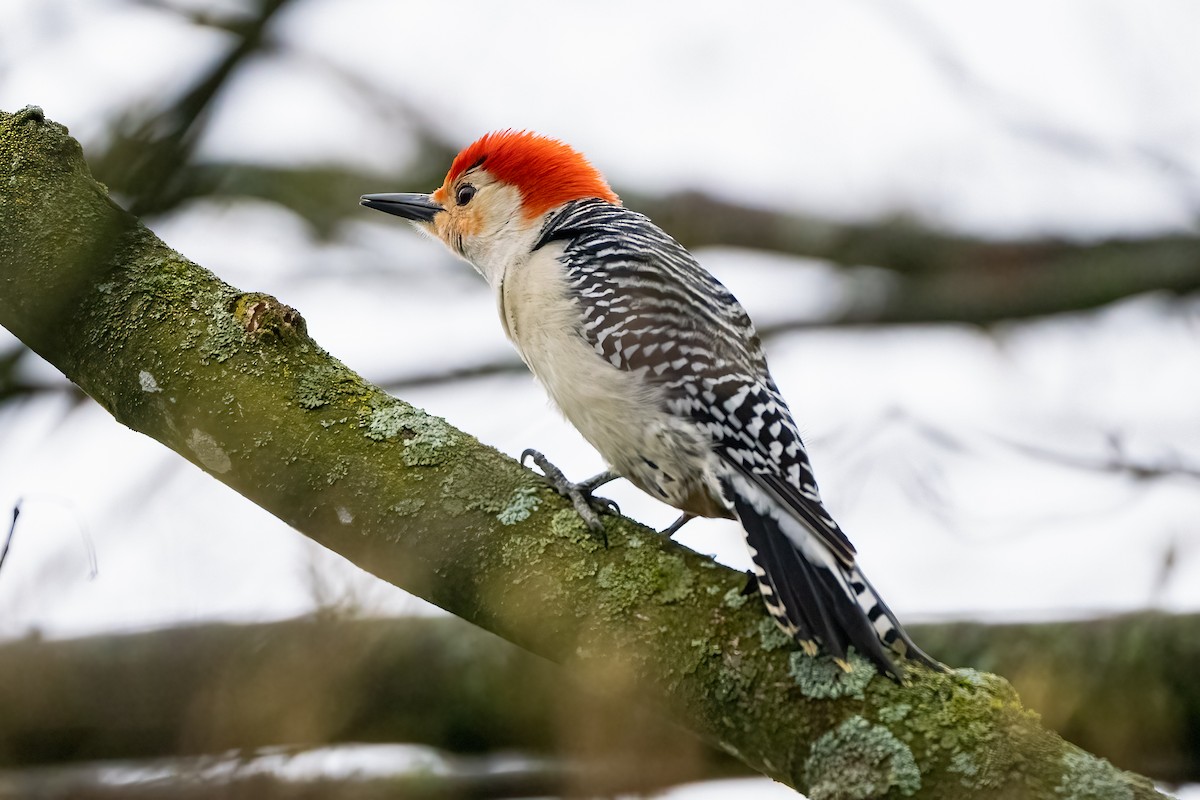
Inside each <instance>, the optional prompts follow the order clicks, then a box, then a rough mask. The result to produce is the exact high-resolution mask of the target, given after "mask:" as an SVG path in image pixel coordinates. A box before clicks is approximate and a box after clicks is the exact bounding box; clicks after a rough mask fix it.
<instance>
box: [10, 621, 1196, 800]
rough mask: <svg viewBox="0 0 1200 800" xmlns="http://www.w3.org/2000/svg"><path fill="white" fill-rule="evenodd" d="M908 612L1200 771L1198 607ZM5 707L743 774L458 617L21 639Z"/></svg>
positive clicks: (187, 745) (220, 736)
mask: <svg viewBox="0 0 1200 800" xmlns="http://www.w3.org/2000/svg"><path fill="white" fill-rule="evenodd" d="M913 627H914V630H913V633H914V636H917V637H919V641H921V642H922V643H928V645H929V647H931V648H933V649H934V651H935V652H937V653H938V654H939V656H940V657H941V658H943V659H945V660H946V662H947V663H951V664H954V665H956V666H970V667H974V668H976V669H979V670H982V671H987V672H996V673H999V674H1003V675H1007V676H1008V677H1009V678H1010V680H1011V681H1012V683H1013V686H1014V688H1016V689H1017V691H1018V692H1019V693H1020V694H1021V696H1022V697H1023V698H1025V699H1026V700H1027V702H1028V703H1029V706H1030V707H1031V708H1032V709H1034V710H1036V711H1037V712H1038V713H1039V714H1041V716H1042V720H1043V722H1044V723H1045V724H1046V725H1047V726H1049V727H1051V728H1053V729H1055V730H1057V731H1060V732H1061V733H1062V734H1063V735H1064V736H1065V737H1066V738H1068V739H1070V740H1071V741H1073V742H1075V743H1076V744H1078V745H1080V746H1081V747H1084V748H1086V749H1088V750H1090V751H1092V752H1095V753H1096V754H1098V755H1101V756H1103V757H1105V758H1108V759H1110V760H1112V761H1113V762H1115V763H1119V764H1123V765H1126V766H1127V767H1128V768H1130V769H1133V770H1136V771H1138V772H1142V773H1144V774H1147V775H1150V776H1152V777H1155V778H1157V779H1159V780H1163V781H1168V782H1175V783H1182V782H1195V781H1197V780H1200V742H1198V741H1197V740H1196V737H1195V736H1194V735H1193V731H1194V725H1195V720H1197V719H1200V689H1198V688H1197V687H1196V685H1195V680H1194V676H1195V674H1196V670H1197V669H1200V615H1194V614H1193V615H1165V614H1132V615H1123V616H1118V617H1108V618H1103V619H1094V620H1088V621H1068V622H1053V623H1022V624H1012V623H1009V624H985V623H965V622H963V623H944V624H924V625H917V626H913ZM327 653H337V654H338V657H337V658H336V659H330V658H326V657H323V656H324V654H327ZM0 711H3V719H4V720H5V723H4V726H3V727H0V766H3V767H6V768H13V767H30V766H34V765H39V764H53V763H65V762H75V761H98V760H147V759H153V758H161V757H179V756H189V755H199V754H206V753H207V754H219V753H222V752H225V751H229V750H237V751H254V750H258V749H264V748H270V747H280V746H285V747H289V748H297V747H302V748H314V747H322V746H330V745H338V744H352V743H355V742H359V743H406V744H420V745H425V746H428V747H432V748H434V749H436V750H438V751H442V752H445V753H455V754H460V755H470V756H478V755H481V754H487V753H513V754H522V755H523V756H525V757H552V758H553V759H555V760H558V759H562V760H563V761H564V762H565V763H567V764H574V765H576V766H577V767H579V768H581V769H582V770H583V771H584V772H589V771H590V772H594V773H595V774H596V775H601V774H608V776H609V778H608V780H609V781H612V783H610V784H608V785H607V786H604V787H603V789H601V785H600V784H598V783H596V782H595V780H596V779H595V778H593V781H592V782H591V783H590V784H589V786H588V789H589V791H595V792H601V791H603V792H608V791H621V792H630V791H645V790H647V789H650V788H654V787H659V786H667V785H672V784H674V783H680V782H685V781H695V780H701V779H713V778H722V777H730V776H732V775H744V774H747V771H746V768H745V766H744V765H742V764H740V762H737V761H735V760H733V759H731V758H729V757H728V756H727V755H725V754H722V753H719V752H717V751H716V750H713V749H712V748H709V747H707V746H703V745H700V743H699V742H697V741H696V740H695V739H693V738H692V737H691V736H690V735H689V734H687V733H686V732H685V731H683V730H681V729H679V728H677V727H675V726H674V725H671V724H669V723H667V722H664V721H663V720H662V719H661V718H659V717H657V716H656V715H654V714H651V713H648V712H647V711H646V710H645V709H644V708H638V707H635V706H632V705H627V704H624V703H619V702H613V700H612V699H611V698H608V697H603V696H598V695H595V694H593V693H592V692H590V691H589V690H588V687H587V686H581V685H579V684H577V683H575V682H574V681H572V680H570V679H569V678H566V677H564V675H563V674H562V672H561V671H559V670H557V669H556V668H554V667H553V666H552V665H550V664H549V663H547V662H545V661H543V660H542V659H540V658H537V657H536V656H533V655H531V654H529V653H527V652H525V651H523V650H520V649H518V648H516V647H514V646H513V645H511V644H509V643H508V642H505V641H504V640H502V639H500V638H498V637H496V636H493V635H491V634H488V633H486V632H483V631H481V630H479V629H478V628H475V627H473V626H471V625H468V624H466V623H464V622H463V621H461V620H457V619H447V618H409V619H389V620H367V619H347V618H341V617H335V616H331V617H314V618H309V619H296V620H287V621H283V622H275V623H260V624H253V625H231V624H225V625H212V624H210V625H198V626H192V627H185V628H176V629H171V630H161V631H150V632H145V633H136V634H118V635H106V636H96V637H89V638H85V639H78V640H71V641H61V642H46V641H39V640H37V639H36V638H35V639H28V640H24V641H15V642H10V643H8V644H6V645H3V646H0ZM646 753H653V754H654V757H653V758H649V759H648V758H645V754H646ZM605 764H610V765H611V764H622V765H624V767H623V768H622V769H621V770H620V771H617V772H607V773H606V771H605V770H604V769H603V765H605Z"/></svg>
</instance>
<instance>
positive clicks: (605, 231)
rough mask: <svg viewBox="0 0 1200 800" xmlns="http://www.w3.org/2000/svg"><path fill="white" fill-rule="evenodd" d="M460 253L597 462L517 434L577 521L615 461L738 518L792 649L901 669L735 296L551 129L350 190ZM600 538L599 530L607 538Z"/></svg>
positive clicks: (696, 513)
mask: <svg viewBox="0 0 1200 800" xmlns="http://www.w3.org/2000/svg"><path fill="white" fill-rule="evenodd" d="M360 203H361V204H362V205H363V206H366V207H368V208H371V209H375V210H378V211H383V212H386V213H388V214H393V215H396V216H398V217H401V218H403V219H405V220H407V221H409V222H411V223H412V224H413V225H415V226H416V227H417V228H418V229H419V230H421V231H422V232H424V233H426V234H428V235H430V236H432V237H433V238H436V239H438V240H440V241H441V242H442V243H443V244H445V245H446V247H448V248H449V249H450V250H451V251H452V252H453V253H454V254H456V255H457V256H459V257H461V258H463V259H465V260H466V261H467V262H469V263H470V264H471V265H472V266H473V267H474V268H475V270H476V271H478V272H479V273H480V274H481V275H482V276H483V278H484V280H485V281H486V282H487V283H488V284H489V286H490V287H491V289H492V291H493V292H494V294H495V297H496V303H497V307H498V310H499V316H500V322H501V325H502V326H503V328H504V333H505V334H506V335H507V337H508V338H509V339H510V340H511V341H512V343H513V345H514V346H515V347H516V350H517V351H518V353H519V354H520V356H521V358H522V360H523V361H524V362H525V364H526V365H527V366H528V367H529V369H530V371H531V372H532V373H533V374H534V376H535V377H536V378H537V379H538V381H539V382H540V383H541V384H542V385H543V387H544V388H545V389H546V391H547V393H548V394H549V395H550V398H551V399H552V401H553V402H554V403H555V405H557V406H558V408H559V410H560V411H561V412H562V413H563V415H564V416H565V417H566V419H567V420H568V421H569V422H571V423H572V424H573V425H574V426H575V428H577V429H578V431H579V432H580V433H581V434H582V435H583V437H584V438H585V439H586V440H587V441H588V442H589V443H590V444H591V445H592V446H593V447H595V448H596V450H597V451H599V453H600V455H601V456H602V457H603V458H604V460H605V462H606V464H607V465H608V467H609V470H608V471H606V472H605V473H601V475H598V476H596V477H595V478H593V479H590V480H588V481H584V482H582V483H579V484H571V483H570V482H569V481H566V479H565V477H564V476H563V475H562V473H561V472H560V471H559V470H558V469H557V468H556V467H554V466H553V464H551V463H550V462H549V460H548V459H546V457H545V456H543V455H542V454H541V453H538V452H537V451H533V450H527V451H526V452H525V453H524V454H523V456H522V462H524V461H525V460H526V458H532V459H533V460H534V462H535V463H537V464H538V465H539V466H540V467H541V468H542V471H543V473H545V475H546V476H547V477H548V478H550V479H551V480H552V481H553V482H554V483H555V485H556V486H557V487H558V488H559V490H560V491H561V492H562V493H563V494H565V495H567V496H569V497H571V499H572V501H573V502H574V503H575V507H576V508H577V509H578V510H579V512H580V514H581V516H583V517H584V519H585V520H587V522H588V524H589V525H590V526H592V527H593V528H600V527H601V525H602V523H600V522H599V520H598V519H597V518H596V516H595V513H594V511H593V505H600V504H602V503H603V501H599V503H597V502H596V499H595V498H593V497H592V496H591V491H592V490H594V489H595V488H596V487H598V486H600V485H602V484H603V483H605V482H606V481H608V480H610V479H613V478H616V477H624V478H626V479H627V480H629V481H630V482H631V483H633V484H634V485H635V486H637V487H638V488H640V489H641V490H643V491H645V492H646V493H648V494H650V495H651V496H653V497H655V498H657V499H659V500H661V501H663V502H665V503H667V504H669V505H671V506H674V507H675V508H677V509H679V510H680V511H682V512H683V514H682V516H681V517H680V518H679V520H678V521H677V522H676V524H675V525H672V526H671V528H669V529H668V532H669V533H673V532H674V531H675V530H677V529H678V527H679V525H681V524H682V523H684V522H686V521H687V520H689V519H691V518H693V517H716V518H727V519H736V520H737V521H738V522H739V523H740V525H741V527H742V529H743V531H744V534H745V540H746V545H747V548H748V550H749V554H750V557H751V561H752V562H753V577H752V581H753V583H752V584H750V585H748V590H750V587H751V586H753V585H756V586H757V589H758V592H759V594H760V595H761V596H762V599H763V602H764V605H765V607H766V610H767V612H768V613H769V614H770V616H771V617H772V618H773V619H774V621H775V623H776V624H777V625H778V627H779V628H780V629H782V630H783V631H784V633H786V634H787V635H788V636H789V637H791V638H793V639H794V640H795V641H796V643H797V644H798V645H799V647H800V649H801V650H802V651H803V652H804V653H806V654H808V655H810V656H816V655H817V654H818V653H819V651H820V647H824V649H825V651H826V652H827V654H828V655H829V656H831V657H832V658H833V660H834V661H835V662H836V663H837V664H838V665H839V666H840V667H841V668H842V669H844V670H847V671H849V670H851V668H852V667H851V663H850V661H849V658H850V657H849V652H850V649H851V648H853V649H854V651H856V652H857V653H859V654H860V655H861V656H863V657H865V658H866V659H868V661H869V662H870V663H872V664H873V665H874V667H875V669H876V671H878V672H879V673H882V674H884V675H887V676H889V677H891V678H892V679H893V680H896V681H903V680H904V670H903V668H902V666H901V665H900V662H899V661H898V658H897V657H899V658H900V659H903V660H905V661H910V662H917V663H920V664H923V665H925V666H926V667H929V668H932V669H936V670H942V669H945V668H944V667H943V666H942V665H941V664H939V662H937V661H935V660H934V659H932V658H931V657H930V656H928V655H926V654H925V653H924V652H923V651H922V650H921V649H920V648H919V647H917V645H916V644H915V643H914V642H913V640H912V638H911V637H910V636H909V635H908V634H907V633H906V632H905V630H904V629H903V627H901V625H900V622H899V621H898V620H897V618H896V615H895V614H894V613H892V611H891V609H889V608H888V607H887V605H886V604H885V603H884V601H883V599H882V598H881V597H880V596H879V593H878V592H876V591H875V589H874V587H872V586H871V583H870V582H869V581H868V580H867V578H866V576H865V575H864V574H863V573H862V571H861V569H860V568H859V566H858V563H857V552H856V550H855V548H854V545H853V544H851V542H850V539H849V538H848V537H847V536H846V534H845V533H844V532H843V530H842V528H841V527H840V526H839V525H838V523H837V522H835V521H834V519H833V517H832V516H831V515H830V513H829V512H828V511H827V510H826V508H825V505H824V504H823V502H822V500H821V496H820V493H819V492H818V490H817V482H816V478H815V476H814V474H813V468H812V465H811V464H810V461H809V458H808V454H807V452H806V450H805V446H804V443H803V441H802V440H801V436H800V433H799V430H798V428H797V425H796V422H795V420H794V419H793V417H792V414H791V411H790V410H789V408H788V405H787V403H786V402H785V401H784V398H783V396H782V395H781V394H780V391H779V388H778V386H777V385H776V383H775V380H774V378H773V377H772V375H771V373H770V371H769V369H768V368H767V360H766V356H765V354H764V351H763V346H762V343H761V341H760V339H759V337H758V334H757V333H756V331H755V327H754V324H753V323H752V322H751V320H750V317H749V316H748V314H747V313H746V311H745V309H744V308H743V307H742V305H741V304H740V303H739V302H738V301H737V299H736V298H735V297H734V296H733V295H732V294H731V293H730V292H729V291H728V290H727V289H726V288H725V286H724V285H722V284H721V283H720V282H719V281H718V280H717V279H716V278H715V277H714V276H712V275H711V274H710V273H709V272H708V271H707V270H705V269H704V268H703V267H702V266H701V265H700V264H699V262H698V261H697V260H696V259H695V258H694V257H693V256H692V255H691V253H689V252H688V251H687V250H686V249H685V248H684V247H683V246H682V245H680V244H679V243H678V242H676V241H675V240H674V239H673V238H671V236H670V235H668V234H667V233H666V232H665V231H663V230H662V229H661V228H660V227H658V226H657V225H655V224H654V223H653V222H652V221H651V220H650V219H649V218H648V217H646V216H645V215H643V214H641V213H638V212H637V211H634V210H632V209H629V208H626V207H625V206H624V205H623V204H622V203H621V200H620V198H618V196H617V195H616V193H615V192H613V190H612V188H611V187H610V186H609V184H608V182H607V181H606V180H605V178H604V177H603V175H602V174H601V173H600V171H599V170H598V169H597V168H596V167H595V166H593V165H592V164H591V162H589V161H588V160H587V158H586V157H584V156H583V154H581V153H580V152H578V151H577V150H575V149H574V148H572V147H571V146H570V145H568V144H566V143H565V142H562V141H561V140H558V139H555V138H552V137H548V136H543V135H541V134H537V133H534V132H531V131H526V130H517V129H511V128H510V129H505V130H497V131H493V132H490V133H487V134H485V135H483V136H482V137H480V138H479V139H477V140H475V141H474V142H472V143H471V144H469V145H468V146H467V147H465V148H463V149H462V150H461V151H460V152H459V153H458V155H457V156H455V158H454V160H453V161H452V163H451V165H450V168H449V171H448V172H447V173H446V177H445V180H444V181H443V183H442V185H441V186H440V187H438V188H437V189H436V190H435V191H433V192H432V193H429V194H424V193H381V194H366V195H363V196H362V197H361V199H360ZM606 541H607V540H606Z"/></svg>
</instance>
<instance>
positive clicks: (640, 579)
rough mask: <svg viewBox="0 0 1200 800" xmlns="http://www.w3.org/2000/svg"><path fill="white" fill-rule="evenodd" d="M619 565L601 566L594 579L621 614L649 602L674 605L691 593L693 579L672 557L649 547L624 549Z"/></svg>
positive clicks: (693, 584) (676, 559) (694, 580)
mask: <svg viewBox="0 0 1200 800" xmlns="http://www.w3.org/2000/svg"><path fill="white" fill-rule="evenodd" d="M622 562H623V563H621V564H620V565H617V564H605V565H604V566H603V567H601V568H600V573H599V574H598V575H597V577H596V580H597V583H599V584H600V587H601V588H603V589H605V590H606V591H607V592H608V593H609V594H608V596H609V598H610V599H612V600H613V601H614V604H615V605H616V606H617V607H618V608H619V609H621V610H622V611H625V610H627V609H629V608H631V607H632V606H634V605H637V604H639V603H643V602H649V601H657V602H660V603H676V602H679V601H681V600H686V599H687V598H689V597H691V595H692V592H693V591H694V588H695V583H696V576H695V575H694V574H693V573H692V571H691V570H690V569H688V567H687V562H685V561H684V560H683V558H682V557H680V556H679V555H677V554H675V553H667V552H663V551H661V550H657V549H654V548H649V547H647V548H640V549H637V550H628V549H626V550H625V556H624V558H623V559H622Z"/></svg>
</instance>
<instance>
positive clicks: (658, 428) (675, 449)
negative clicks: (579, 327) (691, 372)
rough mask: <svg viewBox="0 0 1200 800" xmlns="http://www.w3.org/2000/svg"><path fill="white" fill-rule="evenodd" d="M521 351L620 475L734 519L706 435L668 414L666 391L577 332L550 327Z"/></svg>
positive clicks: (697, 510) (681, 504)
mask: <svg viewBox="0 0 1200 800" xmlns="http://www.w3.org/2000/svg"><path fill="white" fill-rule="evenodd" d="M522 345H523V346H521V347H520V349H521V353H522V356H523V357H524V358H525V361H526V363H527V364H528V365H529V367H530V369H531V370H532V371H533V373H534V375H536V376H537V378H538V380H539V381H540V382H541V383H542V385H543V386H545V388H546V391H547V392H548V393H549V395H550V397H551V399H552V400H553V401H554V403H555V405H557V406H558V408H559V409H560V410H561V411H562V413H563V415H564V416H565V417H566V418H567V419H568V420H569V421H570V422H571V424H572V425H574V426H575V428H576V429H577V430H578V431H579V432H580V433H581V434H582V435H583V437H584V438H585V439H587V440H588V442H590V443H591V445H592V446H593V447H595V448H596V449H597V450H598V451H599V452H600V455H601V456H603V457H604V460H605V461H606V462H607V463H608V464H609V466H610V467H611V468H612V469H613V471H614V472H616V473H617V474H619V475H621V476H622V477H624V478H627V479H629V481H630V482H632V483H633V484H634V485H636V486H637V487H638V488H639V489H641V490H642V491H644V492H646V493H647V494H649V495H651V496H653V497H656V498H658V499H659V500H662V501H663V502H665V503H667V504H669V505H672V506H675V507H676V508H678V509H681V510H683V511H687V512H689V513H692V514H696V515H697V516H704V517H730V516H732V512H731V511H730V509H729V507H728V504H727V503H726V502H725V500H724V499H723V498H722V497H721V493H720V489H719V488H718V484H717V481H716V478H715V477H714V475H713V473H712V464H713V455H712V447H711V445H710V443H709V442H708V440H707V438H706V437H705V435H704V433H703V432H702V431H701V430H700V429H699V428H698V427H697V426H695V425H694V424H692V423H691V422H689V421H687V420H680V419H678V418H676V417H674V416H673V415H671V414H670V413H669V412H668V411H666V410H665V406H664V403H663V401H662V396H661V389H660V388H659V387H657V386H653V385H650V384H648V383H646V382H645V381H644V378H643V376H641V375H640V374H638V373H634V372H628V371H625V370H621V369H619V368H617V367H615V366H613V365H612V364H610V363H609V362H607V361H605V360H604V359H602V358H601V357H600V356H599V355H598V354H597V353H596V352H595V351H594V350H593V349H592V348H591V347H589V346H588V345H587V343H586V342H584V341H583V340H582V339H581V338H579V337H578V336H576V335H575V334H574V333H573V332H571V333H565V334H564V333H562V332H561V331H554V330H552V329H548V328H543V329H542V331H541V334H540V335H535V336H530V337H528V338H527V340H526V341H525V342H523V343H522Z"/></svg>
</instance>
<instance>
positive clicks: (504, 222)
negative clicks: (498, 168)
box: [416, 168, 539, 284]
mask: <svg viewBox="0 0 1200 800" xmlns="http://www.w3.org/2000/svg"><path fill="white" fill-rule="evenodd" d="M431 199H432V200H433V201H434V202H435V203H437V204H438V205H440V206H441V207H442V208H443V209H444V210H443V211H440V212H438V213H437V214H435V215H434V217H433V220H432V221H431V222H418V223H416V224H417V226H418V227H420V228H422V229H423V230H425V231H427V232H428V233H430V234H431V235H433V236H436V237H437V238H438V239H441V240H442V242H444V243H445V245H446V246H447V247H449V248H450V250H451V251H453V252H454V253H457V254H458V255H460V256H462V257H463V258H465V259H466V260H467V261H469V262H471V264H472V265H473V266H474V267H475V268H476V269H477V270H478V271H479V272H480V273H481V274H482V275H483V276H484V277H485V278H487V279H488V282H489V283H493V284H495V283H496V279H498V278H499V277H500V276H502V275H503V271H504V267H505V265H507V264H508V263H509V262H510V261H511V260H512V259H513V258H515V257H518V256H519V255H521V253H522V250H521V249H520V248H522V247H524V248H525V249H524V251H523V252H524V253H528V250H529V247H530V246H532V242H529V241H528V240H529V238H530V236H531V235H536V234H537V230H538V227H539V226H538V221H537V220H528V219H525V217H524V216H523V215H522V213H521V193H520V192H519V191H518V190H517V188H516V187H515V186H512V185H511V184H506V183H502V182H501V181H498V180H496V179H495V178H493V177H492V176H491V175H490V174H489V173H488V172H487V170H485V169H482V168H477V169H473V170H467V171H466V172H464V173H463V174H462V175H459V176H458V178H456V179H455V180H454V182H453V183H446V184H443V185H442V186H441V188H439V189H438V190H437V191H435V192H434V193H433V194H432V195H431Z"/></svg>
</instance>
